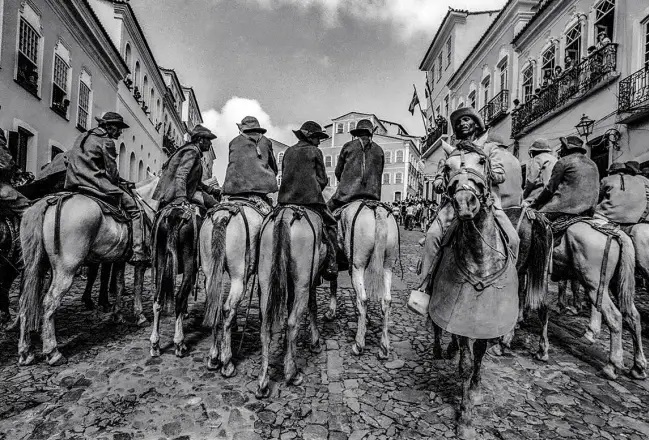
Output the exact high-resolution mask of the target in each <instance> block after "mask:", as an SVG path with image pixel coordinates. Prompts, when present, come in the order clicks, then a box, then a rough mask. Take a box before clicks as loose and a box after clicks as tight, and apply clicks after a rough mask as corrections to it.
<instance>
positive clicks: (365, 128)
mask: <svg viewBox="0 0 649 440" xmlns="http://www.w3.org/2000/svg"><path fill="white" fill-rule="evenodd" d="M374 130H376V128H375V127H374V124H372V121H370V120H369V119H361V120H360V121H358V124H356V128H354V129H353V130H349V132H350V133H351V134H352V136H356V137H359V136H372V135H373V134H374Z"/></svg>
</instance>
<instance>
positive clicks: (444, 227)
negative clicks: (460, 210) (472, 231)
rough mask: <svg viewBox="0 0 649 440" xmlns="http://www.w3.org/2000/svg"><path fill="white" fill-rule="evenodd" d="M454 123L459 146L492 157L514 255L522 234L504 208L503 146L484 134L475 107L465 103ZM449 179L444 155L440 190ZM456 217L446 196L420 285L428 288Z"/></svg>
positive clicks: (500, 217) (501, 216)
mask: <svg viewBox="0 0 649 440" xmlns="http://www.w3.org/2000/svg"><path fill="white" fill-rule="evenodd" d="M450 119H451V127H452V128H453V131H454V133H455V137H456V138H457V140H458V143H457V144H456V146H455V148H456V149H461V150H464V151H466V152H468V153H471V152H476V153H478V154H481V155H483V156H485V158H486V159H488V162H489V164H490V165H489V166H488V169H489V170H490V171H489V173H490V175H489V176H488V178H489V179H490V180H491V184H492V188H491V196H492V197H493V208H494V216H495V218H496V221H497V222H498V223H499V225H500V227H501V228H502V229H503V231H504V232H505V234H506V235H507V236H508V238H509V248H510V251H511V252H512V254H513V255H514V256H517V255H518V243H519V238H518V234H517V233H516V229H514V227H513V226H512V224H511V222H510V221H509V218H508V217H507V215H506V214H505V212H504V211H503V210H502V207H501V202H500V196H499V191H498V185H500V184H502V183H503V182H504V181H505V178H506V175H505V168H504V165H503V159H502V148H500V147H499V146H498V145H496V144H495V143H493V142H488V141H487V140H486V137H485V136H484V134H485V132H486V129H485V125H484V122H483V120H482V118H481V117H480V115H478V113H477V112H476V111H475V109H473V108H472V107H462V108H459V109H457V110H455V111H454V112H453V113H451V116H450ZM447 183H448V175H447V167H446V165H445V161H444V160H443V159H442V160H441V161H440V163H439V167H438V172H437V175H436V176H435V180H434V181H433V189H434V190H435V192H437V193H440V194H442V193H444V192H445V191H446V185H447ZM454 219H455V208H454V207H453V204H452V202H451V200H450V199H449V198H448V197H445V198H444V199H443V201H442V203H441V205H440V207H439V210H438V211H437V215H436V217H435V219H434V220H433V222H432V224H431V226H430V228H429V229H428V232H427V233H426V239H425V241H424V254H423V257H422V260H421V268H420V279H419V289H423V290H425V289H426V287H427V285H428V281H429V279H430V276H431V272H432V270H433V269H434V267H433V266H434V264H435V261H436V259H437V254H438V253H439V249H440V247H441V245H442V238H443V237H444V235H445V234H446V232H447V231H448V228H449V227H450V226H451V224H452V223H453V220H454Z"/></svg>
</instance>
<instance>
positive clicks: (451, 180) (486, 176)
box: [446, 149, 491, 203]
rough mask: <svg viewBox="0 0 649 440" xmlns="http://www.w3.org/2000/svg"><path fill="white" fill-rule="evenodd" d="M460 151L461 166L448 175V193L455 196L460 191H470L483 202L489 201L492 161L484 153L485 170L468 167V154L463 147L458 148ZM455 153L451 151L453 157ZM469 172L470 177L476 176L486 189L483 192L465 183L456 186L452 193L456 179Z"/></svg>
mask: <svg viewBox="0 0 649 440" xmlns="http://www.w3.org/2000/svg"><path fill="white" fill-rule="evenodd" d="M458 151H459V153H460V168H459V169H458V170H456V171H453V172H452V173H451V174H449V176H448V184H447V185H446V193H447V194H448V195H449V196H451V197H452V196H454V195H455V194H457V192H458V191H469V192H471V193H472V194H473V195H474V196H475V197H476V198H477V199H478V200H479V201H480V202H481V203H485V202H488V201H489V200H490V199H491V162H490V161H489V158H488V157H487V156H486V155H484V154H483V158H484V165H483V171H482V172H480V171H478V170H476V169H473V168H468V167H467V166H466V156H465V153H464V150H463V149H458ZM452 156H453V154H452V153H451V156H450V157H452ZM467 174H469V175H470V176H469V177H473V178H475V179H476V180H477V181H478V183H480V184H481V185H483V188H484V191H483V193H482V194H481V193H480V192H479V191H478V190H477V189H475V188H474V187H473V186H470V185H466V184H463V185H462V186H461V187H459V188H456V189H455V190H454V191H453V192H452V193H451V189H452V187H453V185H454V184H455V183H456V180H457V179H458V178H459V177H460V176H462V175H467Z"/></svg>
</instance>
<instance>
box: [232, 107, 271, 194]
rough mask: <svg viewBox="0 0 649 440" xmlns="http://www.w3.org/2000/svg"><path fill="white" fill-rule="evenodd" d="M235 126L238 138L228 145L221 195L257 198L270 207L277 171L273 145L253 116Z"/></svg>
mask: <svg viewBox="0 0 649 440" xmlns="http://www.w3.org/2000/svg"><path fill="white" fill-rule="evenodd" d="M237 126H238V127H239V131H240V133H241V134H240V135H239V136H237V137H236V138H234V139H233V140H232V141H231V142H230V146H229V149H230V152H229V156H228V161H229V162H228V168H227V170H226V172H225V180H224V181H223V194H224V195H227V196H236V197H245V198H249V199H253V200H254V199H255V198H260V199H261V200H263V201H264V202H265V203H267V204H268V205H269V206H272V202H271V200H270V199H269V198H268V194H271V193H274V192H277V171H278V169H277V162H276V161H275V155H274V154H273V144H271V142H270V141H269V140H268V138H267V137H265V136H264V133H266V129H265V128H261V126H260V125H259V121H258V120H257V118H255V117H254V116H246V117H245V118H243V120H242V121H241V124H237Z"/></svg>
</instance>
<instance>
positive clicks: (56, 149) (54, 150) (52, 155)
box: [50, 145, 63, 161]
mask: <svg viewBox="0 0 649 440" xmlns="http://www.w3.org/2000/svg"><path fill="white" fill-rule="evenodd" d="M61 153H63V150H61V149H60V148H59V147H56V146H54V145H52V151H51V153H50V161H52V160H54V158H55V157H56V156H58V155H59V154H61Z"/></svg>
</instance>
